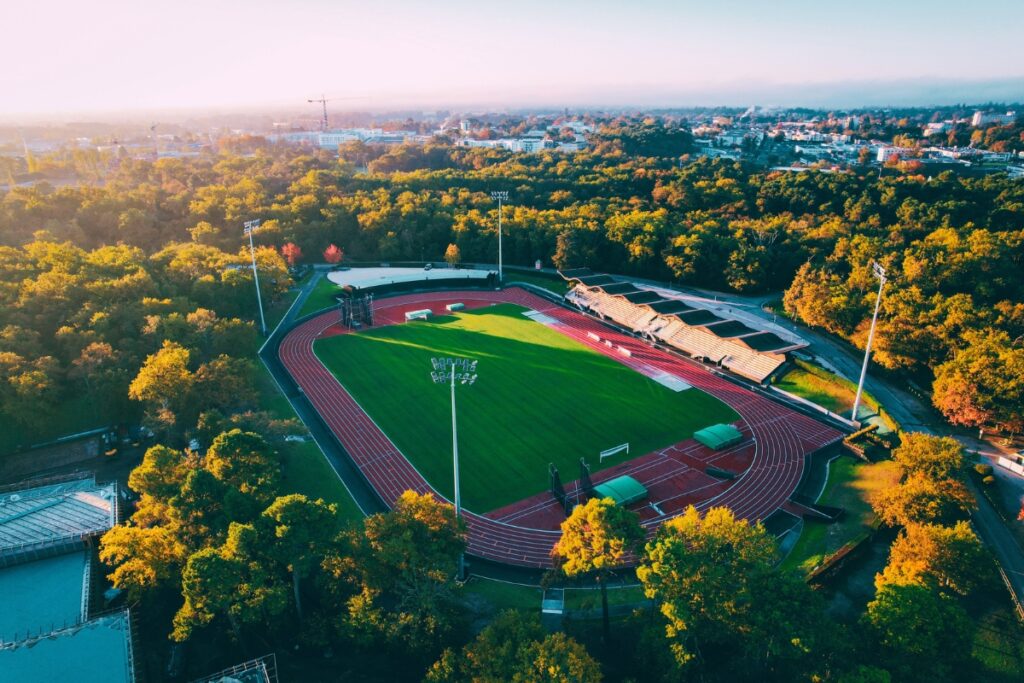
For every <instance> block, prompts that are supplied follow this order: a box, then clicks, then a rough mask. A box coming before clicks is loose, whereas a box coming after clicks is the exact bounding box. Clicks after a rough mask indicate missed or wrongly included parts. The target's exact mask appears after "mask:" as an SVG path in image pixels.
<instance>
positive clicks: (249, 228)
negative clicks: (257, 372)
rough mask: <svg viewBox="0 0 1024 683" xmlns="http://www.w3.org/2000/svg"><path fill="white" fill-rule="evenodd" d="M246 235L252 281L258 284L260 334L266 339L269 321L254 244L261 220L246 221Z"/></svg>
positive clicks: (257, 299) (257, 302)
mask: <svg viewBox="0 0 1024 683" xmlns="http://www.w3.org/2000/svg"><path fill="white" fill-rule="evenodd" d="M243 225H244V226H245V235H246V237H248V238H249V255H250V256H252V279H253V281H254V282H255V283H256V304H257V305H258V306H259V309H260V333H261V334H262V335H263V336H264V337H265V336H267V321H266V320H264V318H263V297H262V296H260V274H259V271H258V270H257V269H256V247H255V246H254V245H253V243H252V234H253V233H254V232H255V231H256V228H258V227H260V219H258V218H257V219H256V220H253V221H246V222H245V223H244V224H243Z"/></svg>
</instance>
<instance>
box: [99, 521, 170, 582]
mask: <svg viewBox="0 0 1024 683" xmlns="http://www.w3.org/2000/svg"><path fill="white" fill-rule="evenodd" d="M99 556H100V561H101V562H104V563H105V564H107V565H110V566H112V567H115V569H114V571H113V573H111V574H110V575H109V576H108V578H109V579H110V581H111V583H112V585H113V586H114V588H120V589H121V590H124V591H126V592H127V593H128V597H129V599H131V600H138V599H139V598H140V597H141V596H142V593H143V592H145V591H146V590H149V589H152V588H155V587H156V586H159V585H161V584H163V583H166V582H169V581H170V580H171V579H172V578H174V577H175V576H177V574H178V572H179V571H181V565H182V563H183V562H184V561H185V557H186V549H185V546H184V545H183V544H182V543H181V542H180V541H179V540H178V538H177V537H176V536H175V534H174V533H172V532H171V531H169V530H168V529H165V528H163V527H148V528H142V527H137V526H126V525H120V524H119V525H117V526H115V527H112V528H111V529H110V530H109V531H107V532H106V533H105V534H103V537H102V538H101V539H100V555H99Z"/></svg>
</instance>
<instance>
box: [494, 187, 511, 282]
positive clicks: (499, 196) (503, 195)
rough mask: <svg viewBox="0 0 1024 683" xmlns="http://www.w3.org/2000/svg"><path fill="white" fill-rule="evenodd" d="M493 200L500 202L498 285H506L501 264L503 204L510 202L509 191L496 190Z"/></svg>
mask: <svg viewBox="0 0 1024 683" xmlns="http://www.w3.org/2000/svg"><path fill="white" fill-rule="evenodd" d="M491 199H494V200H497V202H498V284H499V285H503V284H505V280H504V277H503V276H504V271H503V270H502V263H501V217H502V202H507V201H508V190H496V191H494V192H492V193H491Z"/></svg>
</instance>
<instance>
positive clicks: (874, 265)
mask: <svg viewBox="0 0 1024 683" xmlns="http://www.w3.org/2000/svg"><path fill="white" fill-rule="evenodd" d="M871 269H872V271H873V272H874V274H875V277H877V278H878V297H877V298H876V299H875V313H874V315H872V316H871V330H870V331H869V332H868V343H867V346H866V347H865V348H864V364H863V365H862V366H861V368H860V381H859V382H857V396H856V397H855V398H854V399H853V414H852V415H850V419H852V420H853V421H854V422H857V421H858V420H857V410H858V409H859V408H860V397H861V394H862V393H863V392H864V379H865V378H866V377H867V374H868V360H869V359H870V358H871V341H872V340H873V339H874V338H875V323H876V322H878V307H879V306H880V305H881V304H882V289H883V288H884V287H885V268H883V267H882V265H881V264H880V263H879V262H878V261H872V262H871Z"/></svg>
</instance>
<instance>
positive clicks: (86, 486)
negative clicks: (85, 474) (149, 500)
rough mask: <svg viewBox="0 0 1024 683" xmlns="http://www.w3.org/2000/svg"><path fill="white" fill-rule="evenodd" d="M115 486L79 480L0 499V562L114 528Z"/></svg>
mask: <svg viewBox="0 0 1024 683" xmlns="http://www.w3.org/2000/svg"><path fill="white" fill-rule="evenodd" d="M116 516H117V485H116V484H114V483H110V484H102V485H98V484H96V482H95V480H93V479H79V480H76V481H70V482H65V483H62V484H51V485H48V486H39V487H36V488H29V489H23V490H21V491H15V492H11V493H5V494H3V495H0V559H2V558H4V556H5V555H8V554H13V553H17V552H19V551H22V550H25V549H26V548H38V547H42V546H47V545H50V544H56V543H59V542H60V541H65V540H68V539H73V538H83V537H86V536H90V535H93V534H97V533H102V532H104V531H106V530H107V529H109V528H110V527H112V526H114V524H115V523H116Z"/></svg>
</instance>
